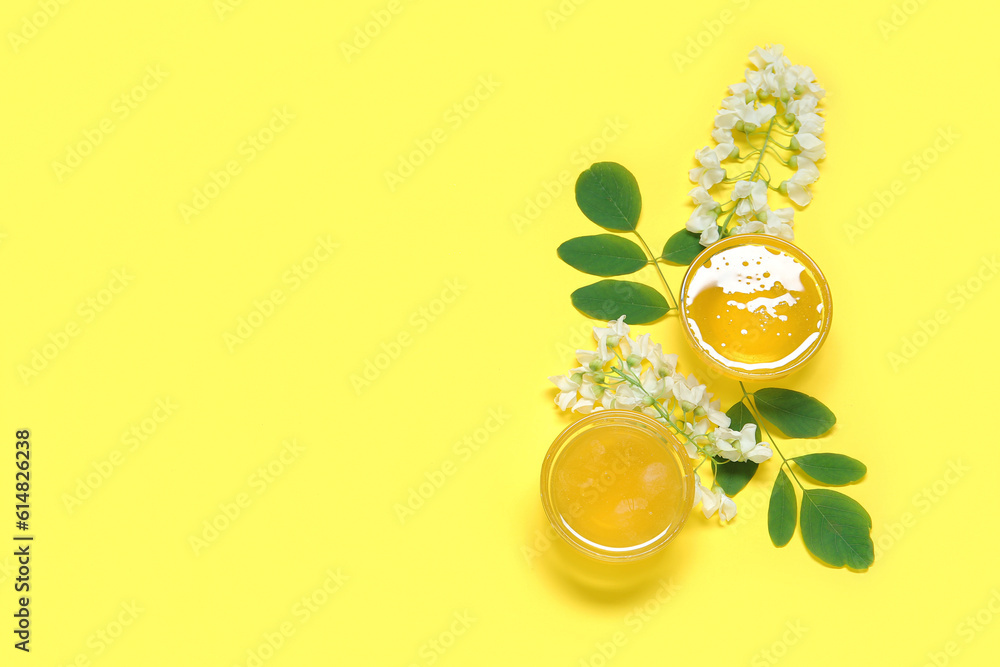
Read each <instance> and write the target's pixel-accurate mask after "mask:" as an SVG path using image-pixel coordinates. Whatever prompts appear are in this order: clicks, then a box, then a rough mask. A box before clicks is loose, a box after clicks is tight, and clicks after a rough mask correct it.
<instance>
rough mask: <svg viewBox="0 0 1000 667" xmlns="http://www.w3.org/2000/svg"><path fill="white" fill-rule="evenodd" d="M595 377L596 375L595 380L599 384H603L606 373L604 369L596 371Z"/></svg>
mask: <svg viewBox="0 0 1000 667" xmlns="http://www.w3.org/2000/svg"><path fill="white" fill-rule="evenodd" d="M593 377H594V382H595V383H597V384H601V383H602V382H604V373H603V372H602V371H597V372H595V373H594V376H593Z"/></svg>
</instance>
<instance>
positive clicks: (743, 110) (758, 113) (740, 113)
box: [715, 95, 775, 151]
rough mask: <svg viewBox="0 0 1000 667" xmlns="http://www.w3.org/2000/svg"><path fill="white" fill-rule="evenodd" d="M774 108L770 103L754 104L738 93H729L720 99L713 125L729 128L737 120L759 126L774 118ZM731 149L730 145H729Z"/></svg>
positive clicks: (733, 125)
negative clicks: (719, 106)
mask: <svg viewBox="0 0 1000 667" xmlns="http://www.w3.org/2000/svg"><path fill="white" fill-rule="evenodd" d="M774 114H775V109H774V106H773V105H771V104H762V105H761V106H756V103H755V102H747V101H746V99H745V98H743V97H742V96H740V95H730V96H729V97H727V98H725V99H724V100H722V108H721V109H719V110H718V111H717V112H716V115H715V127H716V128H719V129H724V130H730V129H732V128H734V127H736V123H737V121H743V123H744V125H753V126H754V127H760V126H761V125H764V124H765V123H767V122H768V121H770V120H771V119H772V118H774ZM729 150H730V151H732V146H729Z"/></svg>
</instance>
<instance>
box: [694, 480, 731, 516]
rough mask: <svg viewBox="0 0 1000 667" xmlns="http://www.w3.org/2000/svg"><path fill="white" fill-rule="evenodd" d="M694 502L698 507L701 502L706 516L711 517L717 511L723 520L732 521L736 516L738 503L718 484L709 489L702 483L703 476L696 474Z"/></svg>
mask: <svg viewBox="0 0 1000 667" xmlns="http://www.w3.org/2000/svg"><path fill="white" fill-rule="evenodd" d="M694 484H695V486H694V504H695V506H696V507H697V505H698V503H701V511H702V512H704V514H705V518H706V519H709V518H711V517H712V515H713V514H715V513H716V512H718V513H719V517H720V518H721V519H722V520H723V521H731V520H732V519H733V517H735V516H736V503H734V502H733V499H732V498H730V497H729V496H727V495H726V494H725V492H723V490H722V488H720V487H719V486H718V485H713V486H712V490H711V491H709V490H708V489H707V488H706V487H705V486H704V485H702V483H701V478H700V477H698V475H697V474H695V483H694Z"/></svg>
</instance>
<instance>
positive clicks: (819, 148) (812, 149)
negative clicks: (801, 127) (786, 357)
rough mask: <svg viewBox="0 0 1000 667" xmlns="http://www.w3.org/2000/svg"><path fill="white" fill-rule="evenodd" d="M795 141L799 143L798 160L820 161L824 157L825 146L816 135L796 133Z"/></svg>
mask: <svg viewBox="0 0 1000 667" xmlns="http://www.w3.org/2000/svg"><path fill="white" fill-rule="evenodd" d="M795 140H796V141H797V142H799V159H800V160H801V159H802V158H806V159H807V160H812V161H813V162H815V161H816V160H822V159H823V158H825V157H826V146H825V145H824V144H823V142H822V141H820V140H819V139H818V138H817V137H816V135H814V134H810V133H809V132H801V131H799V132H796V133H795Z"/></svg>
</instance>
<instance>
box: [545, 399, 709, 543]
mask: <svg viewBox="0 0 1000 667" xmlns="http://www.w3.org/2000/svg"><path fill="white" fill-rule="evenodd" d="M571 429H572V430H573V432H572V433H569V431H570V430H571ZM542 500H543V504H544V505H545V509H546V513H547V514H548V515H549V520H550V521H551V522H552V524H553V526H554V527H555V528H556V530H557V531H559V532H560V533H561V534H563V536H564V537H565V538H566V539H567V540H568V541H569V542H570V543H571V544H573V545H574V546H577V547H578V548H580V549H581V550H582V551H584V552H586V553H588V554H590V555H593V556H597V557H599V558H604V559H606V560H613V559H620V558H634V557H636V556H639V555H647V554H648V553H652V552H653V551H655V550H657V549H658V548H659V547H661V546H663V544H665V543H666V542H667V541H669V539H670V538H671V537H673V535H674V533H675V532H676V531H677V530H678V529H679V528H680V526H681V525H682V524H683V523H684V521H685V519H686V518H687V515H688V512H689V511H690V509H691V505H692V502H693V482H692V477H691V473H690V464H689V463H688V462H687V456H686V454H684V453H683V452H682V450H681V448H680V445H679V443H677V441H676V440H675V439H674V437H673V435H672V434H671V433H670V431H668V430H667V429H666V428H665V427H664V426H663V425H662V424H659V423H658V422H656V421H654V420H652V419H650V418H649V417H646V416H645V415H641V414H638V413H634V412H627V411H621V410H610V411H602V412H598V413H594V414H592V415H590V416H588V417H585V418H584V419H582V420H580V421H579V422H577V424H574V425H573V426H571V427H570V429H567V432H564V434H563V435H562V436H560V438H559V439H557V441H556V443H554V444H553V446H552V449H550V451H549V455H548V456H547V457H546V463H545V467H544V468H543V474H542Z"/></svg>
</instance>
